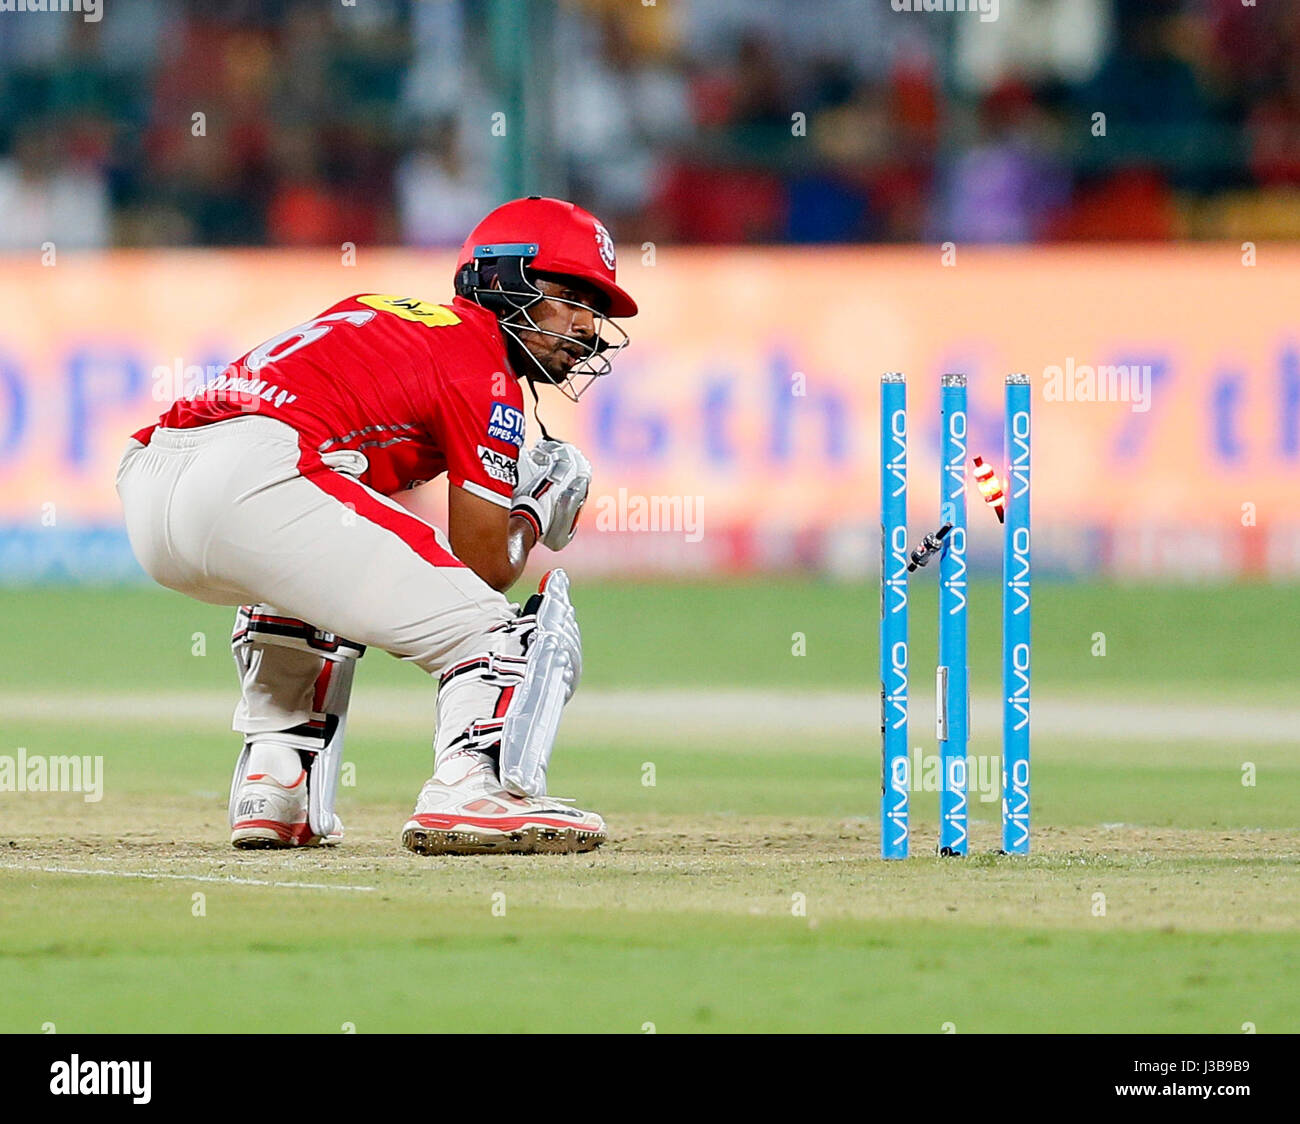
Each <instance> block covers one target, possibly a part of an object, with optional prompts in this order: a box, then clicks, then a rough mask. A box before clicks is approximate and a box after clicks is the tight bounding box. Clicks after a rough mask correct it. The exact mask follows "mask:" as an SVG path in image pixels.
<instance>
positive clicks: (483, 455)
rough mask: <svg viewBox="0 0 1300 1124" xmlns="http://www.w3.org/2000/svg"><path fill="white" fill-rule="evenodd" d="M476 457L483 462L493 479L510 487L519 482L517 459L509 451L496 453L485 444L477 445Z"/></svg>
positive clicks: (484, 469) (485, 469) (484, 468)
mask: <svg viewBox="0 0 1300 1124" xmlns="http://www.w3.org/2000/svg"><path fill="white" fill-rule="evenodd" d="M478 459H479V460H481V461H482V462H483V471H485V472H486V473H487V474H488V475H489V476H490V477H492V479H493V480H500V481H502V482H503V483H506V484H509V485H510V486H511V487H512V488H513V487H514V486H515V485H516V484H518V483H519V460H518V458H517V457H512V456H510V454H509V453H498V452H497V451H496V450H495V449H489V448H488V447H487V446H486V445H480V446H479V447H478Z"/></svg>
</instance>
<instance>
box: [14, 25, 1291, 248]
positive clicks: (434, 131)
mask: <svg viewBox="0 0 1300 1124" xmlns="http://www.w3.org/2000/svg"><path fill="white" fill-rule="evenodd" d="M912 6H913V5H910V4H904V3H902V2H901V0H893V2H891V0H644V2H642V0H556V2H555V3H550V2H549V0H356V2H354V3H347V2H343V3H339V2H325V0H105V3H104V5H103V18H102V19H101V20H99V21H98V22H88V21H85V20H82V19H81V18H80V17H78V16H76V15H73V14H60V15H54V14H51V13H8V14H3V15H0V249H18V248H24V247H34V246H38V245H40V243H42V242H43V241H46V240H50V241H53V242H55V243H56V244H57V245H60V246H65V247H68V248H74V247H103V246H157V245H165V246H186V245H204V246H208V245H260V244H271V245H281V246H304V245H339V244H342V243H344V242H354V243H357V244H359V245H360V244H375V243H385V244H397V243H401V244H408V245H420V246H438V245H451V244H456V243H458V242H459V241H460V239H461V238H462V237H463V236H464V232H465V231H466V229H467V228H468V227H469V225H470V224H471V223H472V222H473V221H474V220H475V219H477V218H478V217H479V216H481V215H482V214H483V213H484V212H485V211H486V210H487V209H488V208H489V207H490V206H492V205H494V204H495V203H496V202H498V201H499V200H500V199H501V198H503V197H504V196H506V195H508V194H510V193H512V192H514V191H518V190H523V189H531V188H533V187H536V188H537V189H539V190H546V191H549V192H554V193H558V194H567V195H569V196H571V197H573V198H576V199H578V200H580V201H581V202H583V203H584V204H585V205H587V206H589V207H591V208H592V209H593V210H595V211H597V212H598V213H600V214H601V215H603V216H606V217H607V220H608V221H609V223H610V225H611V226H613V227H614V229H615V231H616V233H617V234H618V236H619V237H620V239H621V240H627V241H642V240H646V239H651V240H664V241H679V242H704V243H718V242H786V241H789V242H802V243H814V242H858V241H881V242H903V241H917V240H928V241H939V240H947V239H952V240H954V241H957V242H972V241H978V242H1027V241H1056V240H1109V239H1170V238H1238V237H1243V238H1256V239H1261V238H1270V237H1277V238H1295V237H1300V4H1297V3H1289V2H1288V3H1265V2H1261V3H1259V4H1255V5H1249V4H1243V3H1242V0H999V2H998V3H997V5H996V10H997V18H996V19H992V20H988V19H982V18H981V16H980V14H979V13H978V12H914V11H909V10H904V11H898V10H895V9H897V8H910V7H912ZM917 6H919V5H917ZM525 7H528V8H531V9H532V11H531V14H530V18H531V19H532V20H533V22H531V23H528V24H527V26H526V28H525V29H524V30H525V31H526V33H527V34H526V37H525V40H526V41H524V42H523V43H522V52H523V56H526V57H527V58H528V80H529V83H530V84H531V88H529V89H528V90H527V91H526V96H525V99H524V100H523V101H522V102H520V103H519V104H520V105H524V106H526V113H524V114H523V116H524V120H525V122H526V129H522V128H521V125H520V122H519V120H518V119H517V117H516V119H514V120H510V119H509V115H508V114H503V112H502V111H503V109H504V108H505V107H507V106H509V107H510V108H511V109H513V108H514V107H515V103H514V102H508V101H505V100H503V90H504V89H505V88H506V87H507V86H508V85H509V81H510V73H511V72H510V66H511V64H510V62H509V60H510V58H511V57H516V58H517V57H521V56H520V55H519V54H517V55H516V56H511V54H510V51H509V41H510V37H511V35H512V34H514V35H515V36H516V37H518V36H519V35H520V29H519V28H518V27H516V28H515V29H514V31H513V32H512V30H511V26H510V24H511V22H512V21H520V20H522V19H523V17H522V15H521V10H522V9H524V8H525ZM539 8H544V9H545V10H544V11H539V10H538V9H539ZM519 46H520V44H516V48H518V47H519ZM514 77H515V78H517V77H518V75H517V74H515V75H514ZM511 129H514V130H515V131H514V132H513V133H512V132H511V131H510V130H511ZM521 133H523V134H526V136H523V135H521ZM520 144H525V145H526V146H527V148H528V151H529V153H530V156H529V159H530V163H529V165H528V167H529V168H530V169H531V170H532V173H533V174H534V175H535V178H536V182H535V183H529V184H527V185H524V184H521V183H519V182H512V180H511V176H512V171H511V165H510V162H509V161H508V160H505V159H503V157H502V154H503V152H505V151H507V150H508V149H509V147H510V146H512V145H513V146H514V147H515V149H516V151H518V150H519V146H520ZM513 174H514V175H515V176H516V179H517V175H518V173H517V169H516V170H515V172H514V173H513Z"/></svg>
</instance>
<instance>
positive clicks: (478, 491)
mask: <svg viewBox="0 0 1300 1124" xmlns="http://www.w3.org/2000/svg"><path fill="white" fill-rule="evenodd" d="M460 487H462V488H464V489H465V491H467V492H468V493H469V494H470V495H471V496H478V497H479V498H480V499H485V500H491V501H492V502H493V503H494V504H496V505H497V506H498V507H511V506H513V504H514V501H513V500H512V499H511V498H510V497H509V496H503V495H502V494H501V493H500V492H494V491H492V489H491V488H485V487H483V485H482V484H475V483H474V481H473V480H462V481H461V482H460Z"/></svg>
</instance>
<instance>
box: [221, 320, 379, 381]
mask: <svg viewBox="0 0 1300 1124" xmlns="http://www.w3.org/2000/svg"><path fill="white" fill-rule="evenodd" d="M374 318H375V313H373V312H366V311H363V310H362V309H359V308H355V309H353V310H352V311H350V312H331V313H330V314H329V315H328V316H318V317H317V318H316V319H315V320H308V321H307V322H306V323H305V324H299V325H298V326H297V327H295V328H290V329H289V330H288V331H287V332H281V333H280V334H279V335H278V336H272V337H271V338H270V339H269V340H267V341H266V342H265V343H264V344H260V345H258V346H257V347H256V348H254V349H253V350H252V351H250V352H249V353H248V359H247V360H246V361H245V363H244V366H245V367H247V368H248V369H249V370H250V371H260V370H261V369H262V368H263V367H265V366H266V365H267V364H268V363H278V362H279V361H280V360H281V359H286V358H288V357H289V356H290V355H292V354H293V353H294V352H295V351H297V350H298V349H299V348H300V347H306V346H307V345H308V344H309V343H315V342H316V341H317V340H318V339H320V338H321V336H323V335H326V334H327V333H328V332H329V330H330V329H331V328H332V327H334V325H335V324H338V323H344V322H345V323H348V324H351V325H352V326H353V327H354V328H360V327H361V326H362V325H363V324H368V323H370V321H371V320H373V319H374ZM277 348H279V350H278V351H277V350H276V349H277Z"/></svg>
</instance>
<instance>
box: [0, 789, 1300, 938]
mask: <svg viewBox="0 0 1300 1124" xmlns="http://www.w3.org/2000/svg"><path fill="white" fill-rule="evenodd" d="M406 811H407V809H406V807H405V806H404V805H402V806H399V805H388V806H380V805H369V806H366V807H364V808H360V809H355V810H353V811H352V814H351V816H350V817H349V818H348V821H347V838H346V841H345V843H344V844H343V845H342V846H340V847H338V848H331V849H328V850H320V849H303V850H295V851H286V852H280V851H255V852H240V851H235V850H234V849H232V848H231V847H230V845H229V843H228V842H227V837H226V827H225V816H224V808H223V807H221V806H220V804H219V803H217V802H216V801H213V800H212V799H210V798H202V799H201V798H199V797H169V798H160V797H141V798H140V799H139V800H138V801H134V802H133V804H132V818H131V819H132V823H131V826H130V827H129V828H124V827H122V826H121V823H120V809H119V810H118V812H117V813H115V814H109V813H108V812H105V811H102V810H100V809H97V808H95V807H94V806H91V805H85V804H81V803H80V802H78V801H76V800H75V799H74V798H71V797H49V798H46V799H44V800H42V801H40V802H39V803H38V802H37V801H36V800H26V801H21V802H17V801H16V802H12V803H11V804H10V805H9V807H8V808H6V812H7V815H6V816H5V819H4V827H3V831H4V834H3V835H0V882H3V881H8V880H9V879H10V878H13V877H14V876H15V875H16V876H17V877H18V878H19V879H22V878H24V876H30V877H57V876H65V877H70V878H71V877H86V878H90V877H92V876H98V877H97V878H96V880H97V881H110V880H118V879H124V880H126V879H140V880H146V881H147V880H148V879H150V878H157V879H163V878H166V879H181V880H185V879H194V880H196V881H200V880H201V881H227V880H229V881H232V882H249V883H252V884H254V885H262V884H267V885H271V886H274V887H277V888H279V889H284V890H303V891H319V890H324V889H335V890H339V891H342V892H358V893H361V892H373V893H376V896H377V898H378V897H387V896H390V895H399V896H401V895H405V894H406V893H408V892H409V893H418V894H421V895H427V894H428V893H429V892H430V890H431V889H434V890H436V892H437V893H439V894H440V895H450V896H453V897H462V896H463V897H465V898H469V899H480V900H481V898H482V896H483V895H485V894H489V893H491V892H493V891H494V890H495V889H499V888H501V887H502V886H507V887H509V888H510V890H511V894H512V901H515V902H521V903H525V904H527V903H532V904H535V905H537V906H549V907H557V906H558V907H560V908H564V909H601V910H606V909H619V910H631V911H645V910H650V911H661V910H662V911H688V912H700V913H724V914H751V915H757V916H773V917H775V916H786V917H797V918H804V917H806V918H808V919H809V923H810V924H812V925H814V926H815V925H817V924H820V923H823V922H826V923H832V922H835V921H837V920H862V919H881V920H890V921H898V920H917V921H922V920H924V921H944V922H969V923H972V924H1004V925H1013V926H1045V927H1054V926H1063V925H1069V926H1072V927H1077V926H1079V925H1080V924H1086V925H1095V926H1098V927H1103V926H1120V927H1139V928H1148V927H1158V928H1161V929H1167V930H1171V931H1176V930H1178V929H1194V930H1243V931H1260V930H1281V929H1288V928H1294V927H1296V926H1297V925H1300V832H1285V831H1277V830H1270V831H1224V830H1189V829H1174V828H1144V827H1139V826H1134V825H1105V826H1102V825H1098V826H1093V827H1074V828H1058V827H1040V828H1038V829H1037V830H1036V832H1035V836H1034V853H1033V854H1032V855H1030V856H1027V857H1017V858H1012V857H1007V856H1000V855H998V854H997V853H996V848H997V846H998V832H997V825H996V824H994V823H977V824H975V825H973V828H972V847H971V854H970V856H969V857H968V858H967V859H965V860H952V859H939V858H937V857H936V856H935V855H934V854H933V853H932V850H931V847H932V841H933V836H934V832H933V828H932V825H926V824H919V825H915V826H914V832H915V837H914V838H915V842H914V853H915V854H916V858H914V859H912V860H910V861H908V862H903V863H886V862H883V861H882V860H880V859H879V857H878V850H877V848H878V846H879V837H878V835H877V832H876V828H875V825H874V824H873V823H872V822H871V821H869V820H846V821H823V820H813V819H792V818H779V817H740V816H735V815H716V816H704V817H701V816H695V815H693V816H689V817H686V816H682V817H674V816H654V817H635V818H624V817H618V816H614V817H612V829H613V832H614V838H613V839H612V840H611V841H610V843H609V844H607V845H606V846H605V847H603V848H601V849H600V850H599V851H597V852H595V853H592V854H585V855H567V856H481V857H476V858H453V857H440V858H421V857H419V856H416V855H412V854H410V853H409V852H407V851H405V850H403V849H402V848H401V846H400V843H399V841H398V832H399V830H400V827H401V824H402V822H403V821H404V819H405V815H406ZM1098 895H1100V897H1099V896H1098Z"/></svg>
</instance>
